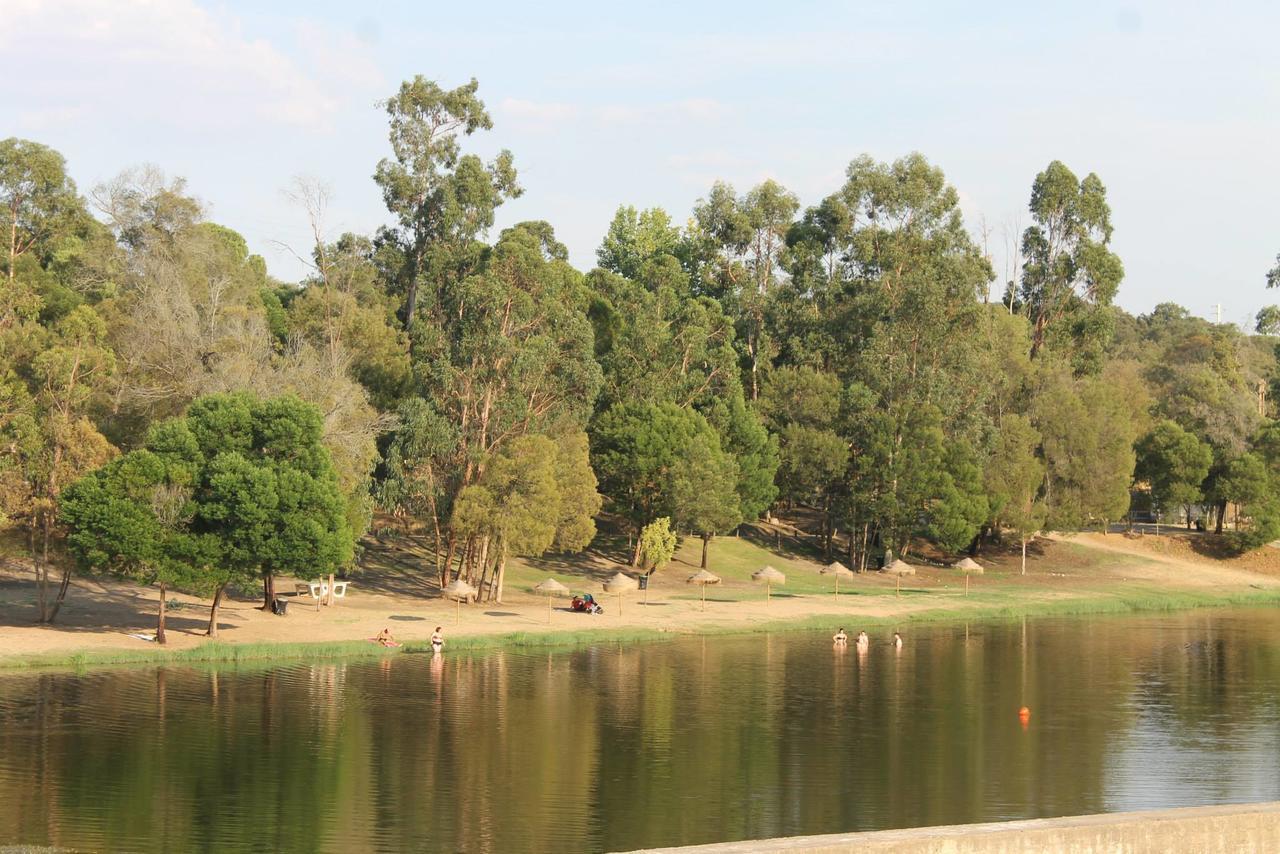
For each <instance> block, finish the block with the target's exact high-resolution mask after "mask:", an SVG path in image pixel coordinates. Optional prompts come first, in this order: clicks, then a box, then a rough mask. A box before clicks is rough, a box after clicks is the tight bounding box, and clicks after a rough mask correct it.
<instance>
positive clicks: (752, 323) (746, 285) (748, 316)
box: [692, 180, 800, 401]
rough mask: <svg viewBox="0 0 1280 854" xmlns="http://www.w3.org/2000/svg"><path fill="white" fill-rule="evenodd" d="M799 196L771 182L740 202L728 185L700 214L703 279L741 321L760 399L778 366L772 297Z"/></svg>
mask: <svg viewBox="0 0 1280 854" xmlns="http://www.w3.org/2000/svg"><path fill="white" fill-rule="evenodd" d="M799 206H800V202H799V199H798V198H797V197H796V195H795V194H794V193H792V192H790V191H789V190H787V189H786V188H785V187H783V186H781V185H780V184H778V183H777V182H776V181H773V180H768V181H765V182H764V183H762V184H760V185H759V186H757V187H754V188H753V189H752V190H750V191H749V192H748V193H747V194H746V195H745V196H743V197H741V198H736V197H735V196H734V191H733V187H731V186H730V185H728V184H725V183H723V182H717V183H716V184H715V185H713V186H712V188H711V192H710V193H708V194H707V198H706V199H703V200H700V201H699V203H698V205H697V206H696V207H695V208H694V218H695V220H696V223H697V230H696V233H695V234H694V235H693V236H692V239H693V240H695V241H698V240H699V239H700V240H701V242H702V243H703V249H702V251H701V253H698V254H700V255H701V256H702V258H701V259H700V260H701V265H702V266H703V267H705V268H706V269H702V270H699V271H698V273H697V276H698V279H699V281H701V282H704V283H708V284H711V283H714V284H712V285H711V288H710V289H709V290H708V293H709V295H713V296H717V297H718V298H719V299H720V301H721V303H722V304H725V305H726V306H728V307H730V308H729V313H731V314H732V315H734V316H735V318H736V320H737V323H738V328H739V334H738V341H739V343H740V345H741V346H742V348H743V352H742V357H743V361H744V362H745V372H746V376H745V378H744V386H745V387H746V389H747V394H748V397H749V398H750V399H751V400H752V401H754V400H755V399H756V398H757V397H759V391H760V384H761V382H762V380H763V378H764V377H763V373H764V372H765V370H766V369H767V367H768V366H769V364H770V363H771V360H772V351H773V346H774V345H773V343H772V342H771V341H770V340H769V339H768V337H767V335H766V330H765V315H766V313H767V303H768V296H769V293H770V291H771V290H772V287H773V285H774V284H775V282H776V281H777V280H778V277H779V275H780V273H781V270H782V266H783V262H784V255H785V252H786V237H787V232H788V231H789V230H790V228H791V221H792V218H793V217H794V215H795V212H796V210H797V209H798V208H799Z"/></svg>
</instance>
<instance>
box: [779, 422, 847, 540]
mask: <svg viewBox="0 0 1280 854" xmlns="http://www.w3.org/2000/svg"><path fill="white" fill-rule="evenodd" d="M779 445H780V454H779V465H778V481H777V482H778V490H779V494H780V495H781V497H783V498H785V499H787V500H788V501H793V502H798V503H801V504H807V505H809V506H811V507H816V508H817V509H818V510H819V511H821V513H822V544H823V553H824V555H825V558H826V559H828V560H829V559H830V558H831V540H832V536H833V531H832V529H833V526H832V524H831V509H832V501H833V499H834V497H835V495H836V494H837V491H838V489H839V486H840V482H841V480H842V478H843V476H844V474H845V471H846V469H848V466H849V443H848V442H847V441H845V440H844V439H843V438H842V437H841V436H839V435H838V434H837V433H835V432H834V431H831V430H821V429H818V428H816V427H805V426H804V425H802V424H788V425H787V426H786V427H785V428H783V431H782V434H781V436H780V437H779Z"/></svg>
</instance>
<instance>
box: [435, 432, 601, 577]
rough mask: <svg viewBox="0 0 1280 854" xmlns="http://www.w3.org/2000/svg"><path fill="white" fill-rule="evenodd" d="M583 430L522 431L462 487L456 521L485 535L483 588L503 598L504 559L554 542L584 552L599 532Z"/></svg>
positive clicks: (561, 547) (462, 527) (540, 550)
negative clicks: (559, 433) (556, 433)
mask: <svg viewBox="0 0 1280 854" xmlns="http://www.w3.org/2000/svg"><path fill="white" fill-rule="evenodd" d="M595 487H596V480H595V475H594V473H593V472H592V471H591V466H590V464H589V462H588V457H587V447H586V437H585V435H583V434H581V433H571V434H567V435H565V436H563V437H561V438H560V440H559V441H558V442H557V441H554V440H552V439H551V438H549V437H547V436H543V435H524V436H519V437H517V438H515V439H513V440H511V441H510V442H509V443H507V444H505V445H503V446H502V447H501V448H499V449H498V450H497V451H495V452H494V454H493V455H492V456H491V457H490V459H489V460H488V461H487V464H486V465H485V467H484V471H483V473H482V474H481V475H480V477H479V478H478V479H477V480H476V481H475V482H474V483H472V484H470V485H468V486H466V487H464V488H463V489H462V491H461V492H460V493H459V494H458V497H457V500H456V501H455V502H454V505H453V519H452V524H453V527H454V528H456V529H457V530H458V532H459V533H461V534H464V535H466V536H469V537H477V538H480V540H481V545H480V548H479V551H478V559H477V560H476V561H473V563H472V565H473V567H474V566H476V565H478V566H479V575H478V578H477V577H475V576H474V574H473V578H472V580H473V581H476V582H477V583H478V586H479V588H480V590H481V595H482V596H483V597H485V598H488V599H491V600H493V601H495V602H501V601H502V592H503V586H504V582H505V578H506V569H507V560H508V558H509V557H511V556H517V555H518V556H524V557H537V556H539V555H541V554H543V553H544V552H546V551H548V550H550V549H552V548H555V549H557V550H559V551H581V550H582V549H584V548H586V547H587V545H589V544H590V542H591V540H592V538H594V536H595V522H594V521H593V517H594V516H595V515H596V514H597V513H598V512H600V496H599V495H598V493H596V490H595Z"/></svg>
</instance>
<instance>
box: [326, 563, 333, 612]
mask: <svg viewBox="0 0 1280 854" xmlns="http://www.w3.org/2000/svg"><path fill="white" fill-rule="evenodd" d="M324 604H326V605H328V606H329V607H330V608H332V607H333V573H332V572H331V573H329V590H328V593H327V595H326V596H325V603H324Z"/></svg>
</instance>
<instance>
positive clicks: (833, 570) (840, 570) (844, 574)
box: [818, 560, 853, 596]
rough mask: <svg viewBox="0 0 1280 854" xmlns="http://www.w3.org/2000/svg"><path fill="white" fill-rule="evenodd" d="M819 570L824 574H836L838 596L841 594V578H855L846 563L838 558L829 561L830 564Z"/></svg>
mask: <svg viewBox="0 0 1280 854" xmlns="http://www.w3.org/2000/svg"><path fill="white" fill-rule="evenodd" d="M818 572H820V573H822V574H823V575H834V576H835V578H836V595H837V596H839V595H840V579H841V578H853V573H852V572H851V571H850V570H849V568H848V567H847V566H845V565H844V564H842V563H841V562H840V561H838V560H837V561H832V562H831V563H829V564H827V565H826V566H824V567H823V568H822V569H820V570H818Z"/></svg>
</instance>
